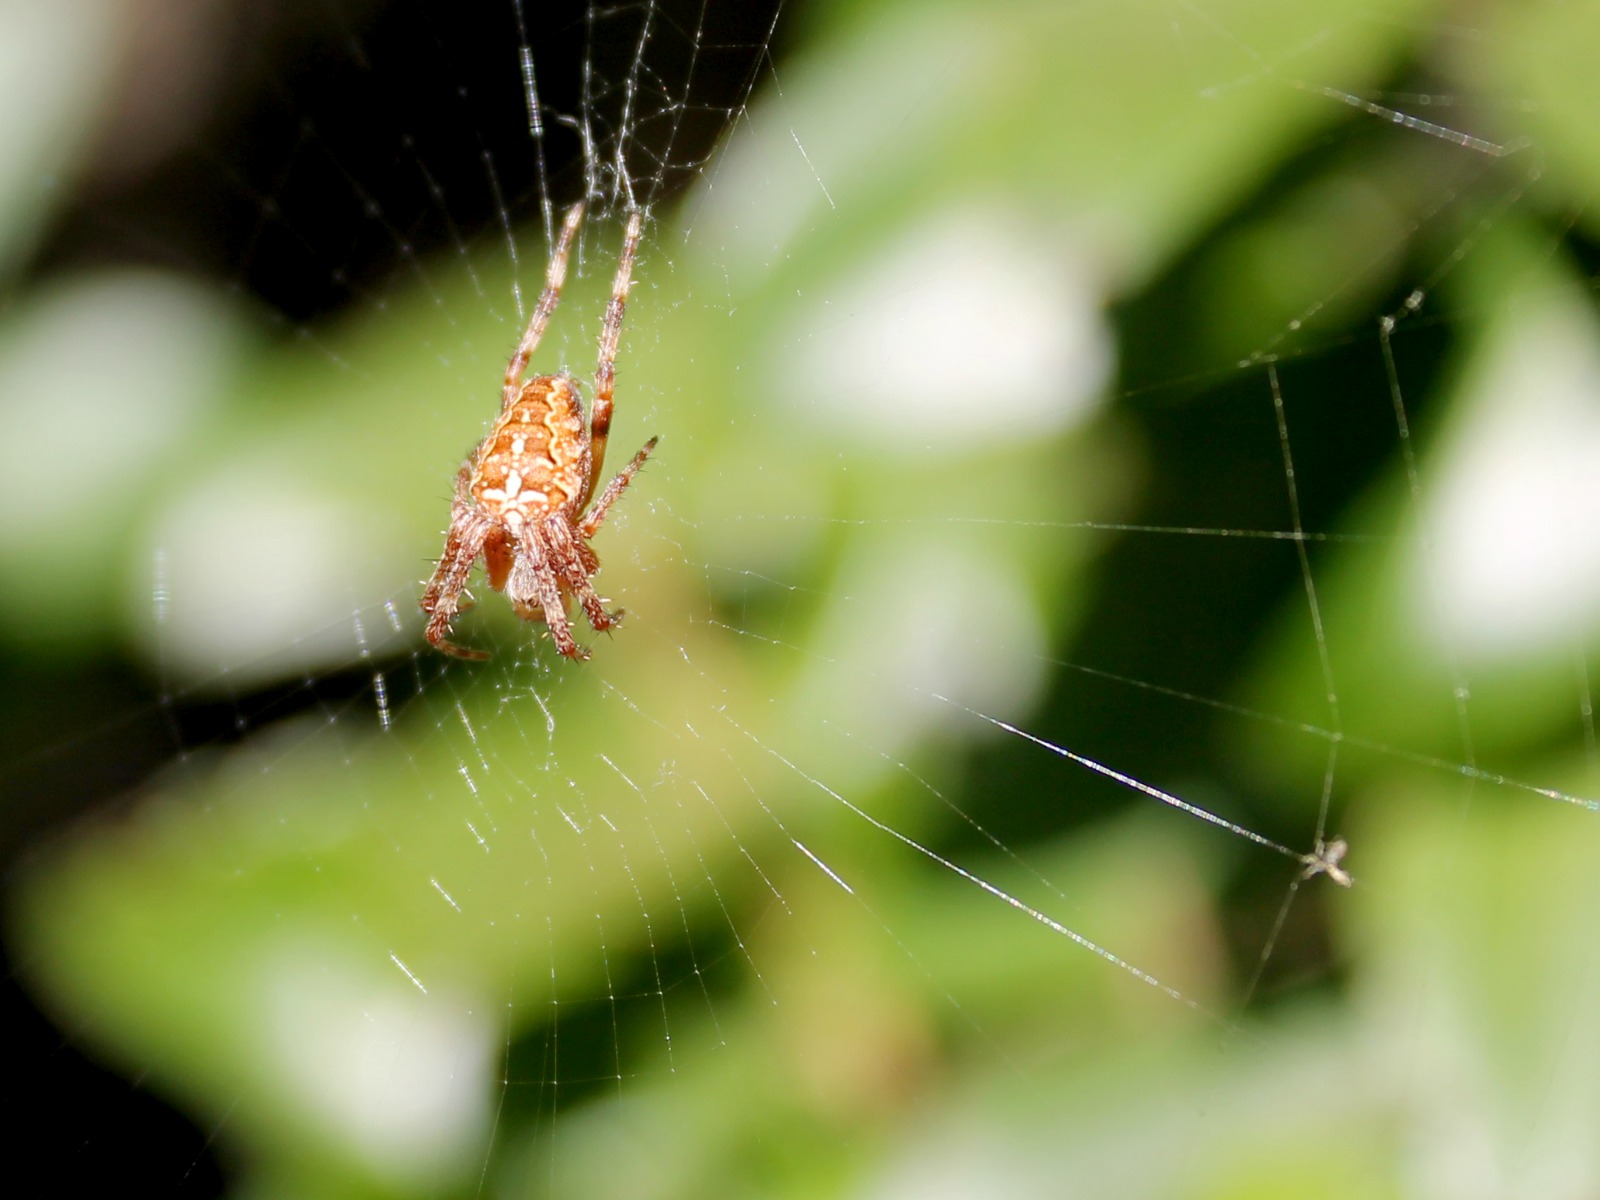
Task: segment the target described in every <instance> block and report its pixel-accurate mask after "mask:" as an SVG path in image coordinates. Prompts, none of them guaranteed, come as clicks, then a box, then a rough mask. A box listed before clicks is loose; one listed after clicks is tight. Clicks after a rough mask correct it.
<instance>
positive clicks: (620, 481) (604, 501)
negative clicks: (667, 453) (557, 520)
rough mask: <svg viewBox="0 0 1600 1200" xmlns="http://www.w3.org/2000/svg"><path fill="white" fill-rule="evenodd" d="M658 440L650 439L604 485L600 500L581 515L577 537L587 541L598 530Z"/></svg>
mask: <svg viewBox="0 0 1600 1200" xmlns="http://www.w3.org/2000/svg"><path fill="white" fill-rule="evenodd" d="M660 440H661V439H660V438H651V439H650V440H649V441H648V442H646V443H645V444H644V445H643V446H642V447H640V449H639V453H637V454H635V455H634V456H633V461H632V462H630V463H629V464H628V465H627V466H625V467H623V468H622V470H621V471H620V472H619V473H618V474H617V477H616V478H615V479H613V480H612V481H611V482H610V483H608V484H606V490H605V491H603V492H601V493H600V499H598V500H596V501H595V502H594V507H592V508H591V509H589V511H588V512H586V513H584V514H583V519H582V520H581V521H579V522H578V536H579V537H581V538H583V540H584V541H588V540H589V539H590V538H592V537H594V535H595V534H596V533H597V532H599V530H600V523H601V522H602V521H604V520H605V519H606V512H607V510H609V509H610V508H611V506H612V505H613V504H615V503H616V502H617V497H618V496H620V495H622V493H623V491H624V490H625V489H626V488H627V486H628V485H629V484H630V483H632V482H633V477H634V476H635V475H637V474H638V473H639V468H640V467H642V466H644V460H645V459H647V458H649V457H650V451H652V450H654V449H655V448H656V443H657V442H659V441H660Z"/></svg>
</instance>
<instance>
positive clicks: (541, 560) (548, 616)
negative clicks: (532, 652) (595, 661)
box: [510, 526, 589, 659]
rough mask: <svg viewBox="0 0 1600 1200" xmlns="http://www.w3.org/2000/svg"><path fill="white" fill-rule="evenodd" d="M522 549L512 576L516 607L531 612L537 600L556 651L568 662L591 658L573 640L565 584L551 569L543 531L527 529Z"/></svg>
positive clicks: (524, 530)
mask: <svg viewBox="0 0 1600 1200" xmlns="http://www.w3.org/2000/svg"><path fill="white" fill-rule="evenodd" d="M518 549H520V550H521V554H519V555H518V561H517V565H516V566H515V567H514V568H512V572H511V584H510V592H511V597H512V603H513V604H515V605H516V606H517V607H518V608H519V609H527V608H531V607H532V604H531V601H533V600H537V601H538V602H539V607H540V609H542V610H543V612H544V623H545V624H546V625H548V626H549V627H550V637H551V640H552V641H554V642H555V644H556V649H557V650H559V651H560V652H561V653H562V654H563V655H565V656H566V657H567V658H577V659H583V658H588V657H589V651H588V650H586V649H584V648H583V647H582V646H580V645H578V643H577V642H576V641H575V640H573V637H572V624H571V622H569V621H568V620H567V602H566V599H565V598H564V597H563V596H562V595H561V583H560V581H559V580H558V579H557V578H556V573H555V571H554V570H553V569H552V567H551V563H550V555H549V553H548V552H547V550H546V547H545V543H544V539H543V538H542V537H541V535H540V531H539V529H536V528H533V527H526V526H525V527H524V528H523V530H522V537H521V540H520V541H519V542H518Z"/></svg>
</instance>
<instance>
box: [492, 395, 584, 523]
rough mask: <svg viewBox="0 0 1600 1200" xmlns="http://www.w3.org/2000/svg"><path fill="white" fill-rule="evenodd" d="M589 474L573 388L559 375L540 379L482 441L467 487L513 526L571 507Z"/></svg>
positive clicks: (582, 427)
mask: <svg viewBox="0 0 1600 1200" xmlns="http://www.w3.org/2000/svg"><path fill="white" fill-rule="evenodd" d="M588 474H589V440H588V438H587V437H586V436H585V430H584V425H583V408H582V405H581V402H580V401H579V398H578V388H577V384H576V383H574V382H573V381H572V380H571V379H569V378H568V377H566V376H564V375H540V376H538V377H536V378H534V379H531V380H529V381H528V383H527V384H526V385H525V386H524V387H523V389H522V393H521V395H519V396H518V397H517V400H516V402H515V403H514V404H512V405H511V406H510V407H509V408H507V409H506V410H505V411H504V412H503V413H501V414H500V417H499V418H498V419H497V420H496V421H495V423H494V427H493V428H492V429H490V431H489V435H488V436H487V437H486V438H484V440H483V444H482V445H481V446H480V447H479V449H478V454H477V457H476V459H475V461H474V463H473V469H472V480H471V483H470V485H469V486H470V488H471V491H472V498H473V499H474V500H476V501H477V503H478V504H479V506H481V507H482V508H483V509H484V510H486V511H487V512H490V513H492V514H494V515H495V516H496V517H498V518H499V519H500V520H502V521H507V522H508V523H509V524H518V523H521V522H526V521H536V520H538V519H540V518H541V517H544V516H545V515H547V514H549V513H552V512H555V511H556V510H558V509H562V508H566V507H568V506H569V505H572V504H573V503H575V502H576V501H577V499H578V498H579V497H580V496H582V494H583V491H584V484H585V481H586V480H587V478H588Z"/></svg>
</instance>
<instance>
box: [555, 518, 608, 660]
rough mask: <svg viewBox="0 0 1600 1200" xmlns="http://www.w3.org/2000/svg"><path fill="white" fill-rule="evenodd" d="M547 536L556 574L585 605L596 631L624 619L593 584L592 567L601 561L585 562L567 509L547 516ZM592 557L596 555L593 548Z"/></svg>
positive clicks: (585, 613) (586, 612)
mask: <svg viewBox="0 0 1600 1200" xmlns="http://www.w3.org/2000/svg"><path fill="white" fill-rule="evenodd" d="M544 534H545V540H546V541H547V542H548V543H549V545H550V559H551V565H552V566H554V567H555V570H556V574H557V576H558V577H559V580H560V582H561V583H563V584H565V585H566V588H567V590H568V591H569V592H571V593H572V594H573V595H574V596H576V597H577V598H578V603H579V604H581V605H582V606H583V615H584V616H586V617H588V618H589V625H590V627H591V628H592V629H594V631H595V632H596V633H603V632H604V631H605V630H607V629H610V628H611V627H612V626H613V625H616V624H617V623H618V622H620V621H621V620H622V613H621V612H620V611H619V612H614V613H609V612H607V611H606V608H605V605H604V604H603V603H602V602H601V600H600V596H599V594H598V593H597V592H596V591H595V590H594V584H593V583H591V582H590V581H589V576H590V575H591V574H592V573H593V569H594V568H595V567H598V566H599V565H600V564H599V562H598V561H594V563H593V566H592V567H591V566H590V564H589V563H586V562H584V559H583V551H582V550H581V549H580V547H579V543H578V539H577V538H576V537H575V536H574V535H573V530H572V524H571V522H569V521H568V520H567V517H566V514H565V513H552V514H551V515H550V516H548V517H546V518H545V522H544ZM589 557H590V558H591V559H593V558H594V554H593V551H591V552H590V555H589Z"/></svg>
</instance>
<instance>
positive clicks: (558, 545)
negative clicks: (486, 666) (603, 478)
mask: <svg viewBox="0 0 1600 1200" xmlns="http://www.w3.org/2000/svg"><path fill="white" fill-rule="evenodd" d="M582 221H583V205H581V204H576V205H573V207H572V208H570V209H568V210H567V216H566V220H565V221H564V222H563V223H562V226H561V234H560V236H559V237H557V239H556V246H555V250H554V251H553V252H552V254H551V256H550V266H549V268H548V269H547V270H546V272H545V286H544V291H543V292H542V293H540V296H539V302H538V303H537V304H536V305H534V309H533V316H532V317H531V318H530V319H529V321H528V328H527V330H526V331H525V332H524V333H523V335H522V341H521V342H520V343H518V345H517V350H516V353H515V354H513V355H512V356H511V361H510V363H509V364H508V365H507V366H506V378H505V386H504V389H503V390H502V392H501V398H500V416H499V417H498V418H496V420H495V423H494V427H493V428H492V429H490V430H489V436H488V437H486V438H484V439H483V443H482V444H481V445H480V446H479V447H478V448H477V450H476V451H475V452H474V453H473V455H472V457H471V458H469V459H468V460H467V461H466V462H465V463H463V464H462V466H461V471H460V473H459V474H458V475H457V476H456V495H455V500H454V501H453V502H452V504H451V506H450V529H449V531H448V532H447V533H446V535H445V541H444V555H443V557H442V558H440V559H439V566H438V568H437V569H436V570H435V571H434V573H433V578H432V579H430V580H429V581H428V586H427V590H426V591H424V592H423V594H422V611H423V612H425V613H427V614H428V641H429V642H431V643H432V644H433V645H434V646H436V647H437V648H438V649H440V650H443V651H444V652H445V653H447V654H454V655H456V656H457V657H459V658H487V657H488V655H487V654H484V653H483V652H482V651H479V650H468V649H466V648H465V647H463V646H457V645H456V644H455V643H453V642H452V641H450V622H451V621H452V620H453V619H454V617H455V615H456V614H457V613H459V612H461V611H462V610H463V609H465V608H467V607H468V606H469V605H470V601H467V602H463V600H462V594H463V591H464V589H465V588H466V583H467V575H468V574H469V573H470V572H471V570H472V567H473V564H474V563H476V562H477V561H478V558H479V556H480V555H481V556H482V557H483V562H484V567H485V569H486V570H487V572H488V575H489V586H490V587H492V588H494V589H495V590H496V591H504V592H505V593H506V596H507V597H508V598H509V599H510V600H511V607H512V608H513V609H514V610H515V611H516V614H517V615H518V616H519V617H522V618H524V619H525V620H530V621H544V622H545V623H546V624H547V625H549V627H550V636H551V637H552V638H553V639H555V643H556V649H558V650H559V651H561V653H562V654H564V655H566V656H567V657H568V658H588V657H589V652H588V651H587V650H585V649H584V648H583V647H582V646H580V645H578V643H577V642H576V641H574V640H573V637H572V626H571V624H570V623H569V622H568V620H567V604H568V602H569V600H570V599H571V598H572V597H574V596H576V597H577V598H578V603H579V604H580V605H581V606H582V608H583V612H584V615H585V616H586V617H588V619H589V624H590V625H591V626H593V627H594V628H595V629H597V630H604V629H610V628H611V627H612V626H613V625H615V624H617V622H619V621H620V620H621V619H622V612H621V610H618V611H617V612H607V611H606V609H605V602H604V601H603V600H601V598H600V596H599V595H598V594H597V593H596V592H595V590H594V585H593V584H592V583H591V582H590V577H591V576H592V575H594V573H595V572H596V571H598V570H599V569H600V560H599V559H598V558H596V557H595V553H594V551H593V550H591V549H590V548H589V539H590V538H592V537H594V535H595V533H596V531H598V530H599V528H600V523H601V522H602V521H604V520H605V519H606V512H607V510H609V509H610V507H611V505H612V504H613V503H614V502H615V501H616V499H617V497H618V496H620V495H621V494H622V491H623V489H624V488H626V487H627V486H628V484H629V483H630V482H631V481H632V479H633V476H634V474H635V473H636V472H637V471H638V470H639V468H640V467H641V466H643V465H644V460H645V459H646V458H648V457H649V455H650V451H651V450H653V449H655V445H656V439H655V438H651V439H650V440H649V441H648V442H646V443H645V444H644V448H643V449H641V450H640V451H639V453H637V454H635V455H634V456H633V461H632V462H630V463H629V464H628V465H627V466H626V467H625V468H623V470H622V473H621V474H619V475H618V476H617V477H616V478H615V479H613V480H612V481H611V482H610V483H609V484H607V485H606V489H605V491H603V492H601V493H600V495H599V497H598V498H595V495H594V490H595V483H596V482H597V481H598V479H599V477H600V471H601V469H602V468H603V466H604V464H605V457H606V438H607V437H608V436H609V434H610V432H611V392H612V386H613V384H614V382H615V379H616V369H615V363H616V357H617V344H618V341H619V340H620V339H621V337H622V315H623V311H624V309H625V308H626V306H627V302H628V285H629V283H630V281H631V280H632V276H633V258H634V255H635V253H637V251H638V249H639V237H640V230H641V227H642V222H641V219H640V216H639V214H638V213H632V214H630V215H629V217H628V227H627V232H626V233H625V234H624V236H623V242H622V256H621V258H620V260H619V261H618V263H617V278H616V282H615V283H614V284H613V286H612V288H611V302H610V303H609V304H608V305H606V317H605V325H604V327H603V328H602V329H601V332H600V365H599V366H598V367H597V368H596V369H595V375H594V406H593V408H592V409H591V411H590V415H589V419H588V422H587V424H585V422H584V415H583V402H582V397H581V394H580V392H579V390H578V383H577V381H576V380H575V379H573V378H572V377H571V376H570V375H566V374H560V375H536V376H534V377H533V378H532V379H530V380H528V382H527V383H523V382H522V373H523V372H524V371H525V370H527V367H528V360H529V359H530V358H532V357H533V352H534V349H535V348H536V347H537V346H538V345H539V339H540V338H541V337H542V336H543V335H544V331H545V326H546V325H548V324H549V323H550V315H551V314H552V313H553V312H554V311H555V307H556V304H557V302H558V301H559V300H560V299H561V285H562V283H563V282H564V281H565V279H566V275H567V255H568V254H569V253H570V251H571V249H572V240H573V238H574V236H576V234H577V232H578V226H579V224H580V223H581V222H582ZM591 499H593V501H594V502H593V503H592V504H591V503H590V501H591Z"/></svg>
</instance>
